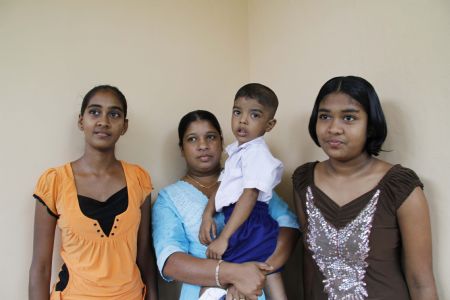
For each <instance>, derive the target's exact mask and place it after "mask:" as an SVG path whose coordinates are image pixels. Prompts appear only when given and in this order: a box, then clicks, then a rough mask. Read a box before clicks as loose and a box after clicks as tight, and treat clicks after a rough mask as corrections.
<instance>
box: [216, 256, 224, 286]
mask: <svg viewBox="0 0 450 300" xmlns="http://www.w3.org/2000/svg"><path fill="white" fill-rule="evenodd" d="M222 262H223V260H222V259H221V260H219V261H218V262H217V266H216V273H215V278H216V285H217V286H218V287H220V288H222V289H223V286H222V285H221V284H220V281H219V271H220V264H221V263H222Z"/></svg>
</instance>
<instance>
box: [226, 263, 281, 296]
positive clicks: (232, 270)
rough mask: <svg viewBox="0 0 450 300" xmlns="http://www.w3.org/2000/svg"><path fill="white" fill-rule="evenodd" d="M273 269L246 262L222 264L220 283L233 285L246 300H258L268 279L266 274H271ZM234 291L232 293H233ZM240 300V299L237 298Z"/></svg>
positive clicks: (261, 264)
mask: <svg viewBox="0 0 450 300" xmlns="http://www.w3.org/2000/svg"><path fill="white" fill-rule="evenodd" d="M272 270H273V267H272V266H270V265H268V264H266V263H260V262H246V263H242V264H231V263H226V262H224V263H222V265H221V267H220V273H219V281H220V282H221V283H222V284H224V283H227V284H231V285H232V286H234V288H235V289H236V290H237V291H238V292H239V294H234V295H238V296H239V295H240V296H241V299H242V295H244V296H245V299H246V300H256V299H258V296H260V295H262V289H263V287H264V284H265V280H266V277H265V275H264V274H266V273H268V272H271V271H272ZM233 291H234V290H232V291H231V292H232V293H233ZM236 299H239V298H236Z"/></svg>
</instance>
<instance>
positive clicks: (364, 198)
mask: <svg viewBox="0 0 450 300" xmlns="http://www.w3.org/2000/svg"><path fill="white" fill-rule="evenodd" d="M318 163H319V161H316V162H314V164H313V166H312V167H311V169H310V172H311V174H310V178H311V183H310V187H311V188H312V189H313V191H314V193H319V194H320V198H322V199H325V201H327V202H328V203H329V204H330V205H332V206H333V208H334V209H336V210H340V211H342V210H346V209H348V208H351V207H353V206H355V205H360V202H363V203H364V204H363V206H365V205H366V204H367V203H368V202H369V201H370V199H371V198H372V196H373V194H374V193H375V191H376V190H379V189H382V187H383V184H384V182H386V180H388V179H389V177H390V176H391V174H393V172H394V170H395V169H397V168H399V167H401V165H400V164H395V165H393V166H392V167H391V168H390V169H389V170H387V172H386V173H385V174H384V175H383V177H381V179H380V181H378V183H377V184H376V185H375V186H374V187H373V188H372V189H370V190H369V191H367V192H365V193H363V194H361V195H359V196H357V197H356V198H354V199H352V200H351V201H349V202H347V203H345V204H344V205H342V206H341V205H339V204H337V203H336V202H335V201H334V200H333V199H332V198H331V197H330V196H328V195H327V193H325V192H324V191H322V190H321V189H320V188H319V187H318V186H317V185H316V183H315V181H314V170H315V168H316V166H317V164H318Z"/></svg>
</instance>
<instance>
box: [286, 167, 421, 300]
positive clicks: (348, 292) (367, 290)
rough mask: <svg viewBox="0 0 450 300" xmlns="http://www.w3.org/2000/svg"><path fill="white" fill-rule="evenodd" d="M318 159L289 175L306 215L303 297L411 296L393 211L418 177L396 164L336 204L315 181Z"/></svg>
mask: <svg viewBox="0 0 450 300" xmlns="http://www.w3.org/2000/svg"><path fill="white" fill-rule="evenodd" d="M316 164H317V162H313V163H307V164H304V165H302V166H300V167H298V168H297V170H296V171H295V172H294V174H293V176H292V178H293V184H294V190H295V192H296V193H297V195H298V196H299V199H300V200H301V204H302V208H303V211H304V214H305V218H306V224H304V226H303V228H304V233H305V234H303V242H304V246H305V260H304V278H305V287H304V288H305V299H307V300H327V299H333V300H334V299H370V300H406V299H410V296H409V292H408V286H407V284H406V281H405V278H404V274H403V271H402V267H401V252H402V241H401V236H400V229H399V227H398V223H397V214H396V212H397V209H398V208H399V207H400V206H401V204H402V203H403V201H405V199H406V198H407V197H408V196H409V194H410V193H411V192H412V191H413V190H414V188H416V187H417V186H419V187H421V188H423V185H422V183H421V181H420V179H419V178H418V177H417V175H416V174H415V173H414V171H412V170H410V169H407V168H404V167H402V166H401V165H395V166H393V167H392V168H391V169H390V170H389V171H388V172H387V173H386V175H385V176H384V177H383V178H382V179H381V180H380V182H379V183H378V185H377V186H376V187H374V188H373V189H372V190H370V191H368V192H367V193H365V194H363V195H361V196H360V197H358V198H356V199H354V200H352V201H351V202H349V203H347V204H346V205H343V206H342V207H339V206H338V205H337V204H336V203H335V202H334V201H333V200H331V199H330V198H329V197H328V196H327V195H326V194H325V193H324V192H322V191H321V190H320V189H319V188H318V187H317V186H315V184H314V167H315V165H316Z"/></svg>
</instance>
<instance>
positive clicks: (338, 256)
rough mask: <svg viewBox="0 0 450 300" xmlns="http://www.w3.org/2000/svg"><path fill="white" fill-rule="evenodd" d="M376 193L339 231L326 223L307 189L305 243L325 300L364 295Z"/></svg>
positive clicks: (359, 298) (355, 299)
mask: <svg viewBox="0 0 450 300" xmlns="http://www.w3.org/2000/svg"><path fill="white" fill-rule="evenodd" d="M379 194H380V190H379V189H377V190H375V193H374V194H373V196H372V198H371V199H370V201H369V202H368V204H367V205H366V206H365V207H364V209H363V210H361V211H360V213H359V214H358V216H357V217H356V218H354V219H353V220H352V221H351V222H350V223H348V224H347V225H346V226H345V227H343V228H341V229H337V228H336V227H334V226H333V225H332V224H330V223H328V222H327V221H326V220H325V218H324V217H323V215H322V214H321V212H320V210H319V209H318V208H317V207H316V206H315V204H314V195H313V193H312V191H311V187H309V186H308V188H307V191H306V213H307V220H308V221H307V223H308V226H307V234H306V242H307V245H308V249H309V250H310V251H311V253H312V258H313V259H314V261H315V262H316V264H317V266H318V268H319V270H320V271H321V273H322V275H323V276H324V280H323V285H324V290H325V292H326V293H327V294H328V299H329V300H344V299H345V300H363V299H365V298H366V297H367V296H368V294H367V289H366V283H365V280H364V279H365V274H366V269H367V267H368V263H367V262H366V258H367V256H368V253H369V251H370V247H369V236H370V233H371V228H372V222H373V217H374V214H375V211H376V207H377V203H378V198H379Z"/></svg>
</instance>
